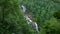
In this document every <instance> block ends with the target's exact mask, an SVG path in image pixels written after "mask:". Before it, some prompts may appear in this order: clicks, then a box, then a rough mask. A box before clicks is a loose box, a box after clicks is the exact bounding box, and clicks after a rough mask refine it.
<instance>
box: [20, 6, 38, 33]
mask: <svg viewBox="0 0 60 34" xmlns="http://www.w3.org/2000/svg"><path fill="white" fill-rule="evenodd" d="M21 8H22V10H23V12H24V13H25V12H26V8H25V6H23V5H22V6H21ZM24 17H25V18H26V20H27V23H28V24H29V25H31V26H32V28H33V29H35V30H36V31H37V32H39V30H38V25H37V23H36V22H34V21H32V20H31V19H30V18H29V16H28V15H26V14H24Z"/></svg>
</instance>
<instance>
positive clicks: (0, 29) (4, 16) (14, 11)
mask: <svg viewBox="0 0 60 34" xmlns="http://www.w3.org/2000/svg"><path fill="white" fill-rule="evenodd" d="M20 2H21V0H0V34H34V33H35V31H34V30H33V29H32V27H31V26H30V25H28V24H27V22H26V20H25V18H24V15H23V12H22V10H21V8H19V5H20Z"/></svg>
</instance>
